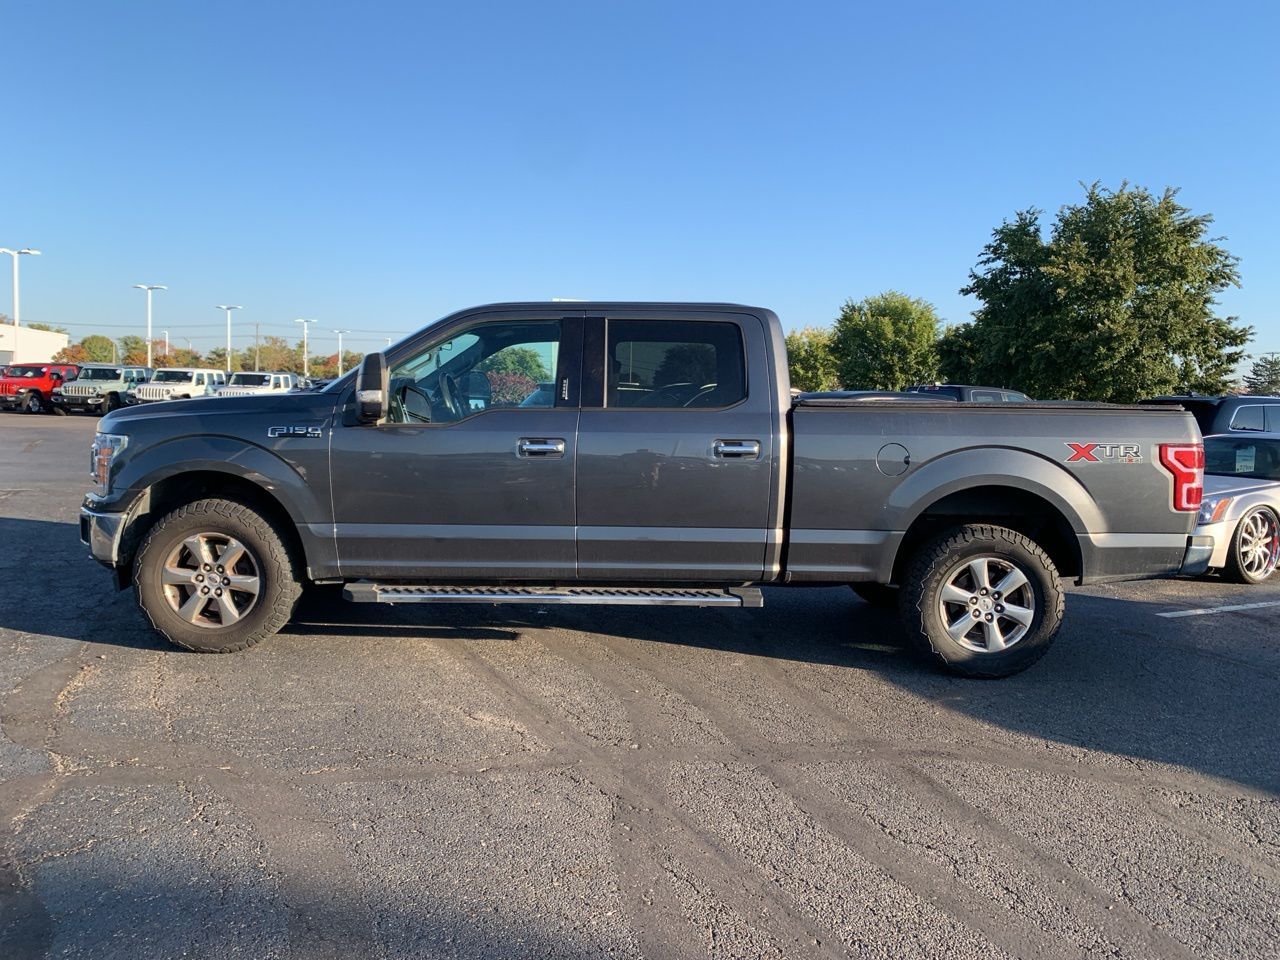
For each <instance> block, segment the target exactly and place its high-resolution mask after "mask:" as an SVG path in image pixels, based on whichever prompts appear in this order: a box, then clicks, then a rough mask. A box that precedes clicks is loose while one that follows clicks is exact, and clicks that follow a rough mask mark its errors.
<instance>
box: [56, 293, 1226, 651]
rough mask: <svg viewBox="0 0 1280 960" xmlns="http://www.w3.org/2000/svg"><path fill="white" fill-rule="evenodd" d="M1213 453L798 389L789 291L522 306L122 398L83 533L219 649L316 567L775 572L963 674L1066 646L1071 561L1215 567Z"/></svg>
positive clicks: (190, 634)
mask: <svg viewBox="0 0 1280 960" xmlns="http://www.w3.org/2000/svg"><path fill="white" fill-rule="evenodd" d="M547 383H550V384H553V388H552V389H551V390H546V389H544V385H545V384H547ZM530 397H535V398H536V399H535V401H534V402H531V403H527V402H526V401H528V400H529V398H530ZM1203 456H1204V454H1203V447H1202V445H1201V440H1200V434H1199V432H1198V431H1197V429H1196V425H1195V421H1194V420H1193V419H1192V418H1191V416H1190V415H1189V414H1187V413H1184V412H1182V411H1180V410H1177V409H1164V408H1156V407H1145V408H1138V407H1119V406H1102V405H1088V404H1063V403H1022V404H978V403H973V404H970V403H957V402H955V401H954V400H947V401H936V402H930V401H928V400H927V399H924V398H913V399H911V400H910V401H904V400H900V399H894V398H892V397H889V398H885V399H882V400H863V399H858V398H856V397H855V398H850V397H841V396H838V395H835V396H827V395H822V394H806V395H802V396H801V397H799V398H797V399H795V400H794V401H793V400H792V397H791V394H790V383H789V378H788V375H787V358H786V351H785V346H784V342H783V331H782V327H781V324H780V323H779V322H778V318H777V316H775V315H774V314H773V313H772V312H771V311H769V310H764V309H759V308H754V307H745V306H734V305H728V304H647V303H583V304H577V303H575V304H567V303H549V304H548V303H524V304H500V305H494V306H486V307H478V308H475V309H471V310H466V311H462V312H460V313H456V314H453V315H451V316H449V317H446V318H445V319H443V320H441V321H439V322H438V323H436V324H434V325H432V326H429V327H427V328H426V329H425V330H422V331H421V332H419V333H417V334H414V335H412V336H410V337H408V338H406V339H405V340H403V341H401V342H400V343H398V344H396V345H394V346H392V347H388V348H387V350H386V351H385V353H373V354H369V355H368V356H366V357H365V359H364V361H363V362H362V364H361V366H360V367H359V369H358V370H357V371H353V372H351V373H349V374H348V375H347V376H345V377H343V378H341V379H339V380H336V381H335V382H333V383H332V384H330V385H329V386H328V387H327V388H325V389H324V390H323V391H321V392H317V393H290V394H284V395H279V396H266V397H240V398H236V397H231V398H218V399H205V400H187V401H183V402H181V403H153V404H147V405H145V406H139V407H133V408H127V409H123V410H118V411H116V412H114V413H112V414H110V415H109V416H107V417H106V418H105V419H104V420H103V421H102V422H101V424H100V428H99V433H98V434H97V436H96V438H95V440H94V443H93V450H92V471H91V472H92V476H93V480H94V484H95V486H94V489H93V491H92V492H91V493H89V494H88V496H87V497H86V499H85V502H84V504H83V508H82V511H81V519H80V523H81V537H82V539H83V540H84V541H85V542H86V544H88V546H89V549H90V552H91V553H92V555H93V556H94V557H95V558H97V559H98V560H100V561H101V562H102V563H104V564H106V565H108V566H110V567H112V568H113V569H114V570H115V572H116V582H117V585H118V586H120V587H121V588H123V587H125V586H127V585H128V584H129V583H130V582H132V584H133V585H134V587H135V589H136V591H137V596H138V600H139V602H140V605H141V607H142V609H143V611H145V613H146V615H147V616H148V617H149V618H150V620H151V623H152V624H153V625H154V626H155V628H156V629H157V630H158V631H159V632H160V633H162V634H163V635H164V636H166V637H167V638H168V639H169V640H171V641H172V642H174V643H176V644H178V645H180V646H182V647H186V648H188V649H191V650H197V651H204V652H230V651H235V650H241V649H244V648H246V647H249V646H251V645H253V644H255V643H257V642H259V641H260V640H262V639H264V638H265V637H268V636H270V635H271V634H273V633H275V632H276V631H278V630H279V629H280V628H281V627H282V626H284V625H285V623H286V622H287V621H288V620H289V618H290V616H291V614H292V612H293V609H294V605H295V603H296V601H297V599H298V597H299V596H300V593H301V591H302V589H303V587H304V586H305V585H306V584H308V583H341V584H344V585H345V586H344V595H345V596H346V597H347V599H349V600H353V601H358V602H371V603H427V602H430V603H436V602H473V603H536V604H539V605H545V604H558V603H575V604H577V603H616V604H687V605H695V606H707V605H718V606H734V607H752V606H759V605H760V604H761V602H762V593H761V589H760V588H761V586H763V585H775V584H776V585H779V586H815V585H830V586H834V585H841V586H848V585H853V586H855V587H858V588H859V589H860V590H862V591H863V592H865V593H867V594H868V595H869V596H872V597H873V598H875V597H877V595H879V596H880V597H885V596H888V595H891V594H896V597H895V599H896V601H897V603H898V607H899V610H900V614H901V617H902V620H903V622H904V624H905V627H906V632H907V636H908V637H909V638H910V640H911V641H912V642H913V643H914V644H916V645H917V646H918V647H919V648H920V649H921V650H923V651H926V652H930V651H931V652H932V654H934V655H936V656H937V657H938V658H939V659H940V660H941V661H942V662H943V663H945V664H946V665H948V666H949V667H950V668H951V669H953V670H955V671H957V672H960V673H964V674H969V675H983V676H1001V675H1005V674H1009V673H1012V672H1015V671H1017V670H1020V669H1022V668H1024V667H1026V666H1027V665H1028V664H1030V663H1032V662H1033V661H1035V660H1036V659H1038V658H1039V657H1040V656H1041V655H1043V654H1044V652H1045V650H1046V649H1047V648H1048V646H1049V644H1050V642H1051V641H1052V639H1053V637H1054V635H1055V633H1056V632H1057V630H1058V626H1059V622H1060V620H1061V618H1062V615H1063V589H1062V584H1061V578H1064V577H1065V578H1069V579H1071V580H1074V581H1076V582H1078V583H1089V582H1095V581H1100V580H1108V579H1125V578H1142V577H1160V576H1166V575H1170V574H1175V573H1178V572H1180V571H1181V572H1185V573H1198V572H1201V571H1203V569H1204V568H1205V565H1206V563H1207V561H1208V558H1209V555H1210V553H1211V552H1212V549H1213V544H1212V541H1211V540H1210V538H1207V537H1194V536H1192V530H1193V528H1194V525H1195V522H1196V513H1197V510H1198V508H1199V504H1200V497H1201V483H1202V479H1203ZM877 585H879V589H873V588H876V587H877ZM891 587H896V588H897V589H896V590H893V589H890V588H891Z"/></svg>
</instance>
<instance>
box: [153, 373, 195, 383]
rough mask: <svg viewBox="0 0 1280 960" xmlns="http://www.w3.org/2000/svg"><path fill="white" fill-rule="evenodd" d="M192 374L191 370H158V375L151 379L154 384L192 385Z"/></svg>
mask: <svg viewBox="0 0 1280 960" xmlns="http://www.w3.org/2000/svg"><path fill="white" fill-rule="evenodd" d="M191 377H192V373H191V371H190V370H157V371H156V375H155V376H154V377H152V378H151V382H152V383H190V382H191Z"/></svg>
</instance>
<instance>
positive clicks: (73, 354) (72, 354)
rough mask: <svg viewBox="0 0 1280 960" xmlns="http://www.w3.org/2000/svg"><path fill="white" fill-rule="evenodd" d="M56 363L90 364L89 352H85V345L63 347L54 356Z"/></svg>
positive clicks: (77, 344)
mask: <svg viewBox="0 0 1280 960" xmlns="http://www.w3.org/2000/svg"><path fill="white" fill-rule="evenodd" d="M53 362H54V363H79V364H85V363H90V362H91V360H90V358H89V352H88V351H87V350H85V348H84V344H81V343H73V344H70V345H69V346H65V347H63V348H62V349H61V350H59V351H58V352H57V353H55V354H54V355H53Z"/></svg>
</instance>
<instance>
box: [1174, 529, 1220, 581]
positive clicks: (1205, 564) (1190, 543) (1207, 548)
mask: <svg viewBox="0 0 1280 960" xmlns="http://www.w3.org/2000/svg"><path fill="white" fill-rule="evenodd" d="M1213 548H1214V537H1213V536H1211V535H1208V534H1206V533H1205V532H1204V528H1203V527H1196V532H1195V534H1193V535H1192V536H1190V537H1187V552H1186V553H1185V554H1183V556H1182V568H1181V569H1180V570H1179V571H1178V572H1179V573H1180V574H1182V575H1183V576H1184V577H1198V576H1200V574H1202V573H1204V572H1205V571H1206V570H1208V569H1209V566H1210V563H1209V561H1210V560H1212V559H1213Z"/></svg>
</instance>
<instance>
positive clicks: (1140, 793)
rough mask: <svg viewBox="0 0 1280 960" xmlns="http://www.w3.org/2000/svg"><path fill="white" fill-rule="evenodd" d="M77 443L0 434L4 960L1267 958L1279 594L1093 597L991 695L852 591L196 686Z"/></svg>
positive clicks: (396, 632)
mask: <svg viewBox="0 0 1280 960" xmlns="http://www.w3.org/2000/svg"><path fill="white" fill-rule="evenodd" d="M95 422H96V421H95V420H94V419H92V418H87V417H84V418H82V417H70V418H55V417H32V416H20V415H0V451H2V454H0V571H2V574H3V575H2V576H0V698H2V703H3V706H2V708H0V715H2V720H3V738H0V957H4V958H25V957H45V956H52V957H95V958H96V957H119V958H131V960H132V958H142V957H166V958H167V957H177V956H188V957H217V958H223V957H233V956H235V957H308V958H309V957H365V956H376V957H397V958H398V957H524V956H539V957H540V956H554V957H568V958H579V957H606V956H608V957H650V958H663V957H701V956H709V957H725V958H744V957H775V956H777V957H783V956H785V957H812V958H825V957H844V956H857V957H893V958H909V957H927V958H945V957H1063V958H1075V957H1134V958H1137V957H1151V958H1175V960H1191V958H1208V957H1222V958H1227V957H1231V958H1241V957H1274V956H1275V955H1276V953H1277V949H1278V946H1277V945H1278V944H1280V803H1278V802H1277V796H1278V795H1280V731H1278V730H1277V721H1278V719H1280V630H1277V629H1276V624H1277V622H1278V619H1280V584H1276V585H1268V586H1264V587H1262V588H1243V587H1235V586H1231V585H1229V584H1224V583H1220V582H1216V581H1186V582H1174V581H1168V582H1158V583H1146V584H1124V585H1119V586H1109V587H1100V588H1090V589H1084V590H1076V591H1074V592H1073V593H1072V594H1071V596H1070V597H1069V600H1068V604H1067V619H1066V626H1065V628H1064V630H1063V632H1062V634H1061V635H1060V637H1059V639H1058V642H1057V645H1056V646H1055V648H1054V650H1053V651H1052V652H1051V653H1050V654H1049V655H1048V656H1047V657H1046V658H1045V659H1044V660H1043V661H1041V662H1040V663H1039V664H1038V665H1037V666H1035V667H1033V668H1032V669H1031V671H1029V672H1028V673H1025V674H1023V675H1021V676H1018V677H1014V678H1012V679H1008V680H1000V681H989V682H980V681H965V680H959V679H953V678H951V677H948V676H945V675H943V674H940V673H938V672H937V671H935V670H934V669H933V668H932V667H931V666H930V665H929V664H926V663H923V662H921V661H919V660H917V659H915V658H913V657H912V656H910V655H908V654H907V653H905V652H904V651H903V650H902V649H901V648H900V646H899V640H898V629H897V626H896V623H895V622H894V620H893V618H892V617H890V616H888V615H886V614H884V613H881V612H878V611H876V610H873V609H871V608H870V607H868V606H866V605H865V604H863V603H861V602H860V601H859V600H858V599H857V598H856V597H854V596H853V594H852V593H850V592H849V591H847V590H843V589H839V590H795V591H788V590H772V591H767V596H766V606H765V608H764V609H763V610H749V611H720V610H704V611H693V612H690V611H682V610H676V609H644V608H598V609H594V608H558V607H550V608H547V609H546V610H539V609H538V608H536V607H496V608H494V607H478V606H477V607H469V606H468V607H461V606H451V607H437V608H432V607H417V608H415V607H404V608H382V607H371V606H367V605H361V606H350V607H348V606H346V605H344V604H343V603H342V602H341V601H340V600H338V599H337V598H336V596H335V595H334V594H333V592H332V591H329V592H319V593H317V594H316V595H314V596H308V597H307V598H306V599H305V600H304V604H303V607H302V608H301V610H300V616H299V618H298V621H297V623H296V624H295V625H294V626H292V627H291V628H289V630H288V631H287V632H286V633H285V634H283V635H281V636H279V637H277V638H275V640H274V641H272V642H269V643H266V644H264V645H262V646H260V647H258V648H256V649H254V650H252V651H250V652H248V653H244V654H236V655H230V656H221V657H210V656H198V655H193V654H185V653H182V652H179V651H176V650H172V649H170V648H169V647H167V646H166V645H164V644H163V643H161V642H160V641H159V640H158V639H157V638H156V637H155V636H154V635H153V634H152V633H151V632H150V631H149V630H148V629H147V627H146V625H145V622H144V620H143V618H142V616H141V615H140V614H139V613H138V611H137V609H136V607H135V606H134V603H133V598H132V595H131V594H129V593H116V592H115V591H114V590H113V589H112V587H111V584H110V580H109V575H108V574H107V572H106V571H105V570H103V569H102V568H100V567H99V566H97V565H96V564H95V563H93V562H92V561H91V560H89V559H88V557H87V556H86V554H85V550H84V548H83V547H82V546H81V545H80V543H79V542H78V534H77V526H76V523H75V520H76V513H77V509H78V506H79V500H80V496H81V494H82V493H83V491H84V489H85V487H86V484H87V477H86V471H87V467H88V444H89V440H90V437H91V435H92V433H93V430H94V425H95ZM1265 603H1274V604H1276V605H1275V606H1250V607H1248V608H1247V609H1241V610H1235V611H1227V612H1214V611H1213V608H1217V607H1220V606H1224V605H1240V604H1249V605H1253V604H1265ZM1189 611H1206V612H1200V613H1196V614H1195V615H1190V616H1178V617H1168V616H1160V614H1168V613H1187V612H1189Z"/></svg>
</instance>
